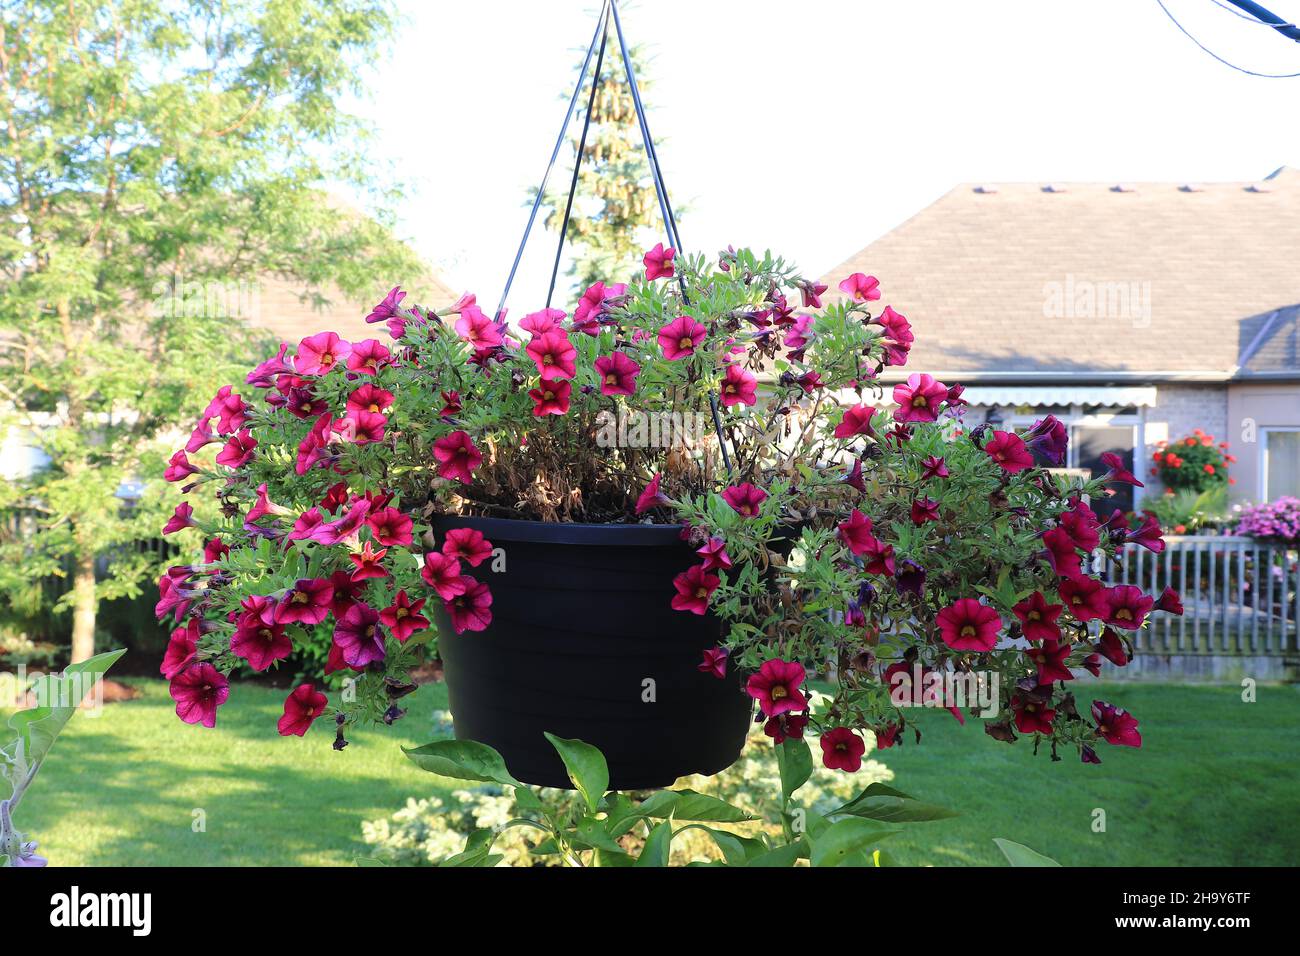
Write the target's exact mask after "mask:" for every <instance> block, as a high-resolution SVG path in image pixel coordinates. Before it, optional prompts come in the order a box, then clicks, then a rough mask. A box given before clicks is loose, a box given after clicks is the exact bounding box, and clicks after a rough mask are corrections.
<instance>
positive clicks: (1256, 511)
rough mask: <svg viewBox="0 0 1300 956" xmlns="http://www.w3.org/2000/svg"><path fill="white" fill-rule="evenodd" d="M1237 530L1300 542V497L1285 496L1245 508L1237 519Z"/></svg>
mask: <svg viewBox="0 0 1300 956" xmlns="http://www.w3.org/2000/svg"><path fill="white" fill-rule="evenodd" d="M1236 531H1237V534H1240V535H1248V536H1250V537H1252V538H1263V539H1265V540H1268V541H1281V542H1285V543H1287V544H1297V543H1300V498H1292V497H1290V496H1284V497H1282V498H1278V499H1276V500H1275V501H1269V502H1267V503H1265V504H1262V505H1255V506H1254V507H1252V508H1246V509H1244V510H1243V511H1242V512H1241V515H1240V517H1239V518H1238V520H1237V529H1236Z"/></svg>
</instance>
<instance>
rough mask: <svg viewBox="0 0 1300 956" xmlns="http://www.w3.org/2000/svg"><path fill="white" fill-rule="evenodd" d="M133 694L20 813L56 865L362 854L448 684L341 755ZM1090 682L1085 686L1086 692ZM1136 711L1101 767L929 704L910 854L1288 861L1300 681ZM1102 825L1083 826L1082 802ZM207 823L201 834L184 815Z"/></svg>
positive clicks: (258, 711)
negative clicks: (198, 720)
mask: <svg viewBox="0 0 1300 956" xmlns="http://www.w3.org/2000/svg"><path fill="white" fill-rule="evenodd" d="M134 683H136V684H137V686H139V687H140V688H141V689H142V690H143V691H144V696H143V697H142V698H141V699H139V700H135V701H130V702H127V703H122V704H114V705H110V706H109V707H107V708H106V709H105V712H104V715H103V716H102V717H100V718H98V719H88V718H86V717H85V716H83V715H79V716H78V717H77V718H76V719H75V720H74V721H73V722H72V724H71V725H70V726H69V728H68V730H67V731H66V732H65V733H64V736H63V737H62V738H61V739H60V740H59V743H58V744H57V746H56V748H55V751H54V755H53V759H52V761H51V762H50V764H49V766H47V767H46V768H45V769H44V770H43V771H42V773H41V776H40V777H39V778H38V780H37V782H36V783H35V784H34V785H33V788H32V790H31V792H30V793H29V795H28V797H27V799H26V800H25V801H24V805H23V807H22V809H21V811H20V816H19V820H18V825H19V826H20V827H21V828H22V829H24V830H28V831H30V832H31V833H32V834H33V836H34V837H36V838H38V839H39V840H40V841H41V845H42V848H43V849H42V852H47V853H48V855H49V856H50V857H51V859H52V861H53V862H54V863H56V864H90V865H118V866H122V865H137V864H162V865H173V866H174V865H214V864H218V865H264V866H266V865H285V864H302V865H315V864H346V863H349V862H351V861H352V860H353V859H354V858H355V857H356V856H357V855H365V854H366V853H367V850H366V847H365V845H364V844H363V843H362V842H361V838H360V833H361V821H362V820H366V819H371V818H374V817H378V816H384V815H387V814H388V813H391V812H392V811H393V810H396V809H397V808H399V807H400V806H401V805H402V804H403V803H404V802H405V800H406V798H407V797H409V796H425V795H428V794H429V793H430V792H432V791H433V786H432V785H433V784H434V783H435V781H434V780H433V779H431V778H430V777H429V776H428V775H427V774H424V773H422V772H421V771H419V770H417V769H415V767H414V766H413V765H411V764H410V763H408V762H407V761H406V759H405V758H404V757H403V756H402V755H401V753H400V751H399V750H398V747H397V745H398V744H399V743H402V744H406V745H410V744H412V743H423V742H425V741H426V738H427V737H429V736H431V731H430V727H431V711H432V710H433V709H434V708H435V707H438V706H442V705H443V704H444V702H445V692H444V690H443V688H442V687H441V686H438V685H434V686H428V687H424V688H422V689H421V690H420V691H419V692H418V693H417V694H415V695H412V697H410V698H408V699H407V701H409V703H410V713H409V714H408V716H407V717H406V718H405V719H403V720H402V721H401V722H400V723H399V724H397V725H396V726H395V727H394V728H392V729H377V730H373V731H367V732H361V733H357V734H355V735H354V738H353V741H352V745H351V746H350V747H348V748H347V750H345V751H344V752H342V753H336V752H334V751H333V750H332V749H331V748H330V746H329V738H330V734H331V733H332V731H333V728H332V726H328V725H326V723H325V722H323V721H322V722H320V723H318V725H317V726H316V727H315V728H314V729H313V732H312V733H310V734H308V736H307V737H306V739H304V740H299V739H297V738H290V739H282V738H280V737H278V736H276V734H275V721H276V718H277V717H278V715H279V713H280V711H281V701H282V700H283V693H282V692H278V691H270V690H266V689H263V688H260V687H252V686H237V687H235V688H234V693H233V694H232V695H231V699H230V702H229V703H228V704H227V705H226V706H224V707H222V709H221V711H220V716H219V720H218V726H217V729H216V730H215V731H212V730H204V729H202V728H197V727H189V726H186V725H184V724H181V723H180V722H179V721H177V720H176V719H175V717H174V715H173V714H172V712H171V711H172V702H171V699H170V698H169V697H168V695H167V689H166V685H165V684H164V683H162V682H161V681H148V680H146V681H137V682H134ZM1094 691H1096V693H1095V694H1094V693H1093V692H1094ZM1093 696H1104V697H1105V698H1106V699H1108V700H1110V701H1112V702H1113V703H1116V704H1119V705H1121V706H1125V707H1127V708H1129V709H1130V710H1132V711H1133V712H1134V713H1135V714H1136V715H1137V716H1138V718H1139V719H1140V720H1141V722H1142V733H1143V739H1144V746H1143V748H1142V749H1141V750H1140V751H1130V750H1128V749H1126V748H1119V747H1111V746H1107V745H1103V749H1102V750H1101V756H1102V760H1103V763H1102V764H1101V766H1085V765H1083V764H1080V763H1079V762H1078V760H1077V757H1075V756H1074V755H1073V754H1069V755H1066V759H1065V760H1063V761H1062V762H1060V763H1056V764H1053V763H1052V762H1051V761H1050V760H1049V759H1048V757H1047V755H1046V754H1041V755H1039V756H1038V757H1037V758H1035V757H1033V756H1031V754H1030V753H1029V752H1028V746H1027V745H1026V744H1025V742H1023V741H1022V742H1020V743H1017V744H1016V745H1014V746H1007V745H1005V744H999V743H997V742H996V741H993V740H991V739H989V738H987V737H986V736H985V735H984V733H983V729H982V726H981V724H980V722H979V721H977V720H968V721H967V725H966V727H965V728H959V727H958V726H957V725H956V722H955V721H954V720H953V719H952V717H951V716H949V715H948V714H947V713H944V712H937V713H936V712H925V713H922V714H920V715H919V721H918V724H919V726H920V727H921V728H922V731H923V734H924V738H923V740H922V743H921V745H920V746H915V745H913V744H912V743H911V742H910V739H911V738H910V737H909V743H908V744H907V745H906V746H904V747H902V748H894V749H892V750H888V751H884V752H883V753H878V754H876V755H875V756H876V757H877V759H880V760H881V761H882V762H884V763H885V764H887V765H888V766H889V767H891V768H892V769H893V770H894V772H895V774H896V777H895V780H894V781H893V783H894V785H895V786H897V787H899V788H900V789H903V790H906V791H908V792H910V793H912V794H913V795H914V796H916V797H918V798H920V799H924V800H926V801H928V802H932V803H939V804H942V805H945V806H948V807H950V808H952V809H954V810H958V811H960V812H961V813H962V816H961V817H960V818H957V819H953V820H946V821H941V822H938V823H928V824H916V825H912V826H910V827H909V828H908V830H907V831H906V832H905V833H904V834H901V835H900V836H899V837H897V838H895V839H894V840H891V847H890V848H891V850H892V852H893V853H894V855H895V856H896V857H897V858H898V860H899V861H900V862H902V863H906V864H936V865H945V864H947V865H962V864H971V863H999V862H1000V860H1001V858H1000V856H999V854H998V853H997V850H996V848H995V847H994V846H993V844H992V842H991V841H992V838H993V837H995V836H1003V837H1007V838H1009V839H1013V840H1016V841H1018V842H1021V843H1025V844H1027V845H1029V846H1032V847H1033V848H1035V849H1037V850H1039V851H1041V852H1044V853H1047V854H1048V855H1050V856H1053V857H1055V858H1056V859H1058V860H1060V861H1061V862H1063V863H1066V864H1077V865H1113V866H1149V865H1157V864H1173V865H1208V864H1228V865H1232V864H1238V865H1255V864H1295V863H1296V862H1297V861H1298V860H1300V759H1298V758H1300V688H1296V687H1277V686H1266V687H1261V688H1260V690H1259V701H1258V702H1257V703H1253V704H1244V703H1242V702H1241V699H1240V693H1239V691H1238V690H1236V689H1235V688H1232V687H1176V686H1165V685H1134V684H1124V685H1103V686H1100V687H1099V686H1098V685H1090V686H1088V687H1083V688H1081V690H1080V692H1079V697H1080V699H1081V701H1082V702H1084V704H1085V705H1086V701H1088V700H1090V699H1091V698H1092V697H1093ZM1098 808H1100V809H1102V810H1104V811H1105V813H1106V832H1104V833H1095V832H1093V829H1092V826H1093V811H1094V810H1095V809H1098ZM196 810H202V811H203V812H204V814H206V832H198V833H196V832H193V828H192V823H193V820H194V818H195V811H196Z"/></svg>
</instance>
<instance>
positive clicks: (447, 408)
mask: <svg viewBox="0 0 1300 956" xmlns="http://www.w3.org/2000/svg"><path fill="white" fill-rule="evenodd" d="M442 401H443V406H442V410H441V411H440V412H438V417H439V418H442V419H444V420H445V419H449V418H455V417H456V416H457V415H459V414H460V412H461V404H460V392H458V391H456V390H455V389H452V390H451V391H450V392H443V393H442Z"/></svg>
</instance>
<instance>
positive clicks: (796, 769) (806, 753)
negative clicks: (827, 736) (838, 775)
mask: <svg viewBox="0 0 1300 956" xmlns="http://www.w3.org/2000/svg"><path fill="white" fill-rule="evenodd" d="M776 763H777V766H778V767H779V768H780V770H781V793H782V794H784V796H785V799H787V800H789V799H790V796H791V794H793V793H794V792H795V791H796V790H798V789H799V788H800V787H802V786H803V785H804V784H805V783H807V782H808V778H809V777H811V776H812V770H813V765H812V751H811V750H809V749H808V741H806V740H804V739H803V738H802V737H787V738H786V739H785V740H784V741H782V742H781V743H780V744H777V747H776Z"/></svg>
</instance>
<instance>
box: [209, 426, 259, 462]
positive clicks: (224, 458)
mask: <svg viewBox="0 0 1300 956" xmlns="http://www.w3.org/2000/svg"><path fill="white" fill-rule="evenodd" d="M256 447H257V439H255V438H254V437H253V436H252V435H250V434H249V433H248V429H247V428H245V429H244V430H242V431H240V432H238V433H236V434H234V435H231V436H230V439H229V440H228V441H227V442H226V445H225V447H224V448H222V449H221V451H220V452H218V453H217V464H218V465H225V466H227V467H228V468H242V467H244V465H246V464H248V463H249V462H250V461H252V460H253V449H254V448H256Z"/></svg>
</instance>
